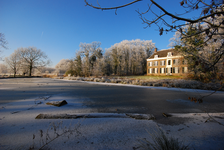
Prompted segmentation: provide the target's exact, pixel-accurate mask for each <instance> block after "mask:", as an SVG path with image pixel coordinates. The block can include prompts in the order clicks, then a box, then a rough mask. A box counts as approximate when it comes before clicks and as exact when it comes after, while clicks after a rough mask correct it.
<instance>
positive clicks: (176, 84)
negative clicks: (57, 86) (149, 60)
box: [55, 77, 224, 91]
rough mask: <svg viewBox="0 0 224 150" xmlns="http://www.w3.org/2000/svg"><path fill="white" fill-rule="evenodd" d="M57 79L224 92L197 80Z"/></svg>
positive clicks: (221, 86)
mask: <svg viewBox="0 0 224 150" xmlns="http://www.w3.org/2000/svg"><path fill="white" fill-rule="evenodd" d="M55 79H65V80H77V81H91V82H103V83H118V84H130V85H140V86H153V87H168V88H185V89H201V90H213V91H216V90H217V91H224V86H223V85H221V84H220V83H212V82H211V83H203V82H200V81H196V80H185V79H150V80H141V79H130V78H122V79H121V78H108V77H102V78H94V77H90V78H88V77H56V78H55Z"/></svg>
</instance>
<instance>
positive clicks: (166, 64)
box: [147, 56, 187, 75]
mask: <svg viewBox="0 0 224 150" xmlns="http://www.w3.org/2000/svg"><path fill="white" fill-rule="evenodd" d="M185 73H187V62H186V60H184V59H183V57H182V56H171V57H162V58H152V59H147V75H183V74H185Z"/></svg>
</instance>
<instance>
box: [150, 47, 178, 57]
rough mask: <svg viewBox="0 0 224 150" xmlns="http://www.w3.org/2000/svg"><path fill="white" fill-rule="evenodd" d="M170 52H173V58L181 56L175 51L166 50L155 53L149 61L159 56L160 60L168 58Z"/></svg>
mask: <svg viewBox="0 0 224 150" xmlns="http://www.w3.org/2000/svg"><path fill="white" fill-rule="evenodd" d="M168 52H172V56H179V54H178V52H177V51H175V50H174V49H165V50H160V51H157V52H155V53H153V54H152V55H151V56H150V57H149V58H148V59H152V58H154V56H155V55H158V57H159V58H161V57H167V53H168Z"/></svg>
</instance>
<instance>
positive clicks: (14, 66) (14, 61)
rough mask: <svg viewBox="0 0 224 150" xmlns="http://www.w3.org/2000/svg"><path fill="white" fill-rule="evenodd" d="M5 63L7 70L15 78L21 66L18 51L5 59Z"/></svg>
mask: <svg viewBox="0 0 224 150" xmlns="http://www.w3.org/2000/svg"><path fill="white" fill-rule="evenodd" d="M5 62H6V63H7V64H8V66H9V68H10V69H11V70H12V71H13V74H14V77H15V76H16V73H17V72H18V71H19V69H20V65H21V57H20V53H19V50H15V51H14V53H12V54H11V55H10V56H9V57H6V58H5Z"/></svg>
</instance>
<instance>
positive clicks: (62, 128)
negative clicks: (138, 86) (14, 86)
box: [0, 85, 224, 150]
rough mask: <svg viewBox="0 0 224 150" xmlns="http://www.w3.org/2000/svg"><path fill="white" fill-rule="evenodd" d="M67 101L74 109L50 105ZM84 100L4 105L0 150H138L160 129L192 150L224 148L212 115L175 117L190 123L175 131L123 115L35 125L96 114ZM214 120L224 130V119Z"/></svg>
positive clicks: (43, 99) (222, 135)
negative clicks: (55, 116) (47, 116)
mask: <svg viewBox="0 0 224 150" xmlns="http://www.w3.org/2000/svg"><path fill="white" fill-rule="evenodd" d="M128 86H129V85H128ZM61 100H66V101H67V102H68V104H67V105H64V106H62V107H55V106H52V105H46V102H49V101H61ZM84 100H87V99H77V98H75V97H69V96H67V95H65V94H64V95H63V94H62V95H54V96H44V97H35V98H32V99H26V100H21V101H16V102H12V103H7V104H4V105H0V149H3V150H5V149H29V148H33V147H34V149H39V148H41V146H43V145H45V144H46V142H49V141H51V140H52V141H51V142H50V143H49V144H47V145H46V146H45V147H44V148H51V149H68V150H69V149H93V150H95V149H98V150H105V149H136V148H138V146H139V145H138V144H139V142H138V141H139V140H141V139H144V138H146V139H148V140H150V139H151V137H150V135H149V133H152V132H154V130H158V127H161V128H162V129H163V130H164V132H165V133H166V134H167V135H168V136H173V137H175V138H178V139H179V140H181V141H183V142H184V143H185V144H186V145H188V144H189V146H190V147H191V148H192V149H193V148H195V149H203V150H204V149H223V148H224V126H222V125H220V124H218V123H217V122H215V121H214V120H211V119H208V118H209V117H208V115H207V114H194V113H189V114H172V115H173V116H172V117H173V118H182V119H184V120H185V121H184V123H180V124H178V123H177V124H175V125H165V124H157V123H156V122H155V121H153V120H136V119H133V118H118V117H116V115H119V114H116V115H115V117H114V118H113V117H112V118H111V117H110V118H104V117H102V118H78V119H35V117H36V116H37V115H38V114H51V115H53V114H80V113H93V111H92V110H91V109H90V108H87V107H85V106H83V105H82V102H83V101H84ZM94 113H97V112H94ZM210 115H211V116H213V117H214V118H215V119H216V120H217V121H219V122H220V123H222V124H224V113H216V114H210ZM166 119H168V118H166ZM205 122H206V123H205ZM148 132H149V133H148ZM62 133H65V134H62ZM55 137H57V138H55ZM54 138H55V139H54ZM53 139H54V140H53Z"/></svg>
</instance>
